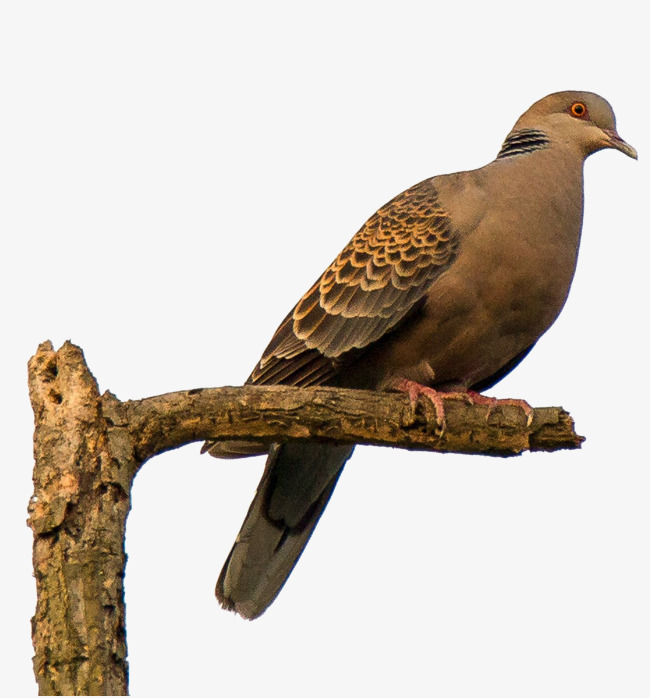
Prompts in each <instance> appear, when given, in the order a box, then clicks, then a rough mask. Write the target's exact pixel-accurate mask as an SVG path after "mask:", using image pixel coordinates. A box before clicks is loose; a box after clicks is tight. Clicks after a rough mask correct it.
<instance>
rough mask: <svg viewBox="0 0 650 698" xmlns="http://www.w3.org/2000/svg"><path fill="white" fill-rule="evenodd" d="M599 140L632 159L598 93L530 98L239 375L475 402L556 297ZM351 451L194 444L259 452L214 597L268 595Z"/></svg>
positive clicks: (570, 272)
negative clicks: (491, 150)
mask: <svg viewBox="0 0 650 698" xmlns="http://www.w3.org/2000/svg"><path fill="white" fill-rule="evenodd" d="M605 148H612V149H614V150H618V151H620V152H622V153H624V154H625V155H627V156H629V157H631V158H634V159H637V152H636V150H635V149H634V148H633V147H632V146H631V145H629V144H628V143H627V142H626V141H624V140H623V139H622V138H621V137H620V136H619V134H618V132H617V130H616V118H615V115H614V112H613V110H612V107H611V106H610V104H609V102H607V101H606V100H605V99H604V98H602V97H600V96H599V95H597V94H594V93H591V92H581V91H563V92H556V93H553V94H550V95H548V96H546V97H544V98H542V99H540V100H539V101H537V102H535V103H534V104H533V105H532V106H531V107H530V108H529V109H528V110H527V111H526V112H524V114H523V115H522V116H521V117H520V118H519V119H518V120H517V121H516V123H515V125H514V127H513V128H512V130H511V131H510V133H509V134H508V135H507V137H506V139H505V141H504V142H503V144H502V145H501V148H500V150H499V151H498V153H497V156H496V158H495V159H494V160H493V161H492V162H490V163H489V164H487V165H485V166H484V167H481V168H478V169H475V170H469V171H463V172H458V173H454V174H445V175H440V176H435V177H432V178H430V179H426V180H424V181H422V182H420V183H419V184H416V185H415V186H412V187H411V188H409V189H407V190H406V191H404V192H402V193H401V194H399V195H398V196H396V197H395V198H393V199H392V200H391V201H389V202H388V203H387V204H386V205H384V206H382V207H381V208H380V209H379V210H378V211H377V212H376V213H375V214H374V215H372V216H371V217H370V218H369V219H368V220H367V222H366V223H365V224H364V225H363V226H362V227H361V229H360V230H359V231H358V232H357V233H356V234H355V235H354V236H353V237H352V239H351V240H350V242H349V243H348V244H347V245H346V246H345V248H344V249H343V250H342V251H341V252H340V254H339V255H338V256H337V257H336V259H335V260H334V261H333V262H332V263H331V264H330V265H329V266H328V267H327V269H326V270H325V271H324V273H323V274H322V275H321V276H320V278H319V279H318V280H317V281H316V283H315V284H314V285H313V286H312V287H311V288H310V289H309V290H308V291H307V292H306V293H305V294H304V295H303V296H302V298H300V300H299V301H298V303H297V304H296V305H295V307H294V308H293V309H292V310H291V312H290V313H289V314H288V315H287V316H286V318H285V319H284V321H283V322H282V323H281V324H280V326H279V327H278V329H277V331H276V332H275V334H274V335H273V337H272V339H271V341H270V343H269V345H268V347H267V348H266V350H265V351H264V353H263V355H262V357H261V359H260V360H259V362H258V364H257V365H256V366H255V368H254V369H253V372H252V373H251V375H250V377H249V378H248V380H247V384H250V385H287V386H299V387H308V386H332V387H341V388H353V389H365V390H401V391H406V392H407V393H408V394H409V395H410V396H411V398H412V399H414V398H415V397H417V396H418V395H420V394H424V395H425V396H428V397H429V398H430V399H431V400H432V401H433V402H434V404H435V405H436V408H437V410H442V409H444V402H443V400H444V398H445V397H446V396H448V395H450V394H454V395H457V394H459V393H460V394H461V395H462V394H466V395H468V396H470V399H480V397H481V395H482V392H483V391H485V390H488V389H489V388H491V387H492V386H494V385H495V384H496V383H497V382H498V381H500V380H501V379H502V378H503V377H504V376H506V375H507V374H508V373H509V372H510V371H512V370H513V369H514V368H515V367H516V366H517V365H518V364H519V363H520V362H521V361H522V360H523V359H524V357H525V356H526V355H527V354H528V353H529V352H530V351H531V350H532V348H533V347H534V346H535V343H536V342H537V340H538V339H539V338H540V337H541V335H543V334H544V333H545V332H546V331H547V330H548V329H549V327H550V326H551V325H552V324H553V322H554V321H555V319H556V318H557V317H558V315H559V313H560V311H561V310H562V307H563V306H564V304H565V301H566V299H567V295H568V293H569V288H570V286H571V282H572V280H573V276H574V272H575V269H576V263H577V257H578V247H579V243H580V236H581V229H582V219H583V198H584V197H583V164H584V161H585V159H586V158H587V157H588V156H589V155H591V154H592V153H595V152H597V151H599V150H602V149H605ZM487 399H488V400H490V399H491V398H487ZM443 419H444V415H443ZM353 448H354V447H353V446H348V445H332V444H325V443H319V442H316V441H301V442H290V441H289V442H286V443H275V444H272V445H271V446H270V447H268V446H267V445H264V444H261V443H255V442H234V441H232V442H228V441H224V442H221V441H207V442H206V443H205V444H204V446H203V451H202V452H206V451H207V452H208V453H210V454H211V455H213V456H215V457H218V458H238V457H245V456H251V455H260V454H263V453H266V454H267V461H266V466H265V469H264V473H263V475H262V479H261V481H260V484H259V486H258V488H257V492H256V494H255V497H254V499H253V501H252V503H251V505H250V509H249V511H248V514H247V515H246V518H245V520H244V523H243V525H242V528H241V530H240V532H239V535H238V536H237V539H236V541H235V544H234V545H233V547H232V550H231V552H230V554H229V556H228V558H227V560H226V562H225V564H224V567H223V570H222V571H221V574H220V576H219V579H218V582H217V586H216V595H217V599H218V601H219V602H220V604H221V605H222V606H223V607H224V608H226V609H228V610H231V611H235V612H236V613H238V614H239V615H240V616H242V617H243V618H246V619H254V618H257V617H259V616H260V615H261V614H262V613H264V611H266V609H267V608H268V607H269V606H270V605H271V603H272V602H273V601H274V600H275V598H276V597H277V595H278V593H279V592H280V590H281V589H282V587H283V585H284V583H285V582H286V580H287V578H288V577H289V575H290V574H291V571H292V570H293V568H294V566H295V564H296V562H297V561H298V558H299V557H300V555H301V554H302V551H303V549H304V547H305V545H306V544H307V542H308V541H309V538H310V536H311V534H312V532H313V530H314V528H315V526H316V524H317V523H318V520H319V518H320V516H321V514H322V513H323V510H324V509H325V507H326V505H327V503H328V501H329V499H330V496H331V495H332V492H333V490H334V488H335V486H336V483H337V481H338V478H339V476H340V475H341V471H342V469H343V467H344V465H345V463H346V461H347V460H348V459H349V458H350V456H351V455H352V451H353Z"/></svg>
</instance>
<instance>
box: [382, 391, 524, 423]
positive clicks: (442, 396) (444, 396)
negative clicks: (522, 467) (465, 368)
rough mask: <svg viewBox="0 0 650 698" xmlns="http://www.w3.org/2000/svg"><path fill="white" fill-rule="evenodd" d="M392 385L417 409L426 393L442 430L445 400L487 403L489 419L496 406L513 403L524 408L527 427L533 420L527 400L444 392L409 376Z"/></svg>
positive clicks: (444, 421)
mask: <svg viewBox="0 0 650 698" xmlns="http://www.w3.org/2000/svg"><path fill="white" fill-rule="evenodd" d="M390 387H391V388H393V389H394V390H399V391H400V392H403V393H406V394H407V395H408V396H409V399H410V400H411V407H412V408H413V409H415V405H416V404H417V401H418V398H419V397H420V395H424V396H425V397H426V398H427V399H428V400H429V401H430V402H431V404H432V405H433V407H434V409H435V412H436V423H437V425H438V427H439V428H440V430H441V431H444V430H445V429H446V428H447V420H446V418H445V405H444V401H445V400H463V401H464V402H467V403H469V404H470V405H486V406H487V407H488V413H487V419H489V418H490V415H491V414H492V411H493V410H494V409H495V408H496V407H501V406H504V405H511V406H513V407H518V408H519V409H521V410H523V412H524V414H525V415H526V426H527V427H529V426H530V425H531V423H532V421H533V408H532V407H531V406H530V405H529V404H528V403H527V402H526V401H525V400H517V399H512V398H506V399H503V400H499V399H498V398H495V397H487V396H486V395H481V393H477V392H476V391H475V390H466V391H459V390H454V391H449V392H444V391H442V390H436V389H435V388H429V387H428V386H426V385H422V384H421V383H417V382H416V381H412V380H409V379H408V378H402V379H400V380H398V381H396V382H395V383H393V384H392V385H391V386H390Z"/></svg>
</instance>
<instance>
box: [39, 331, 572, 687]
mask: <svg viewBox="0 0 650 698" xmlns="http://www.w3.org/2000/svg"><path fill="white" fill-rule="evenodd" d="M29 386H30V397H31V400H32V406H33V409H34V415H35V423H36V427H35V433H34V457H35V461H36V462H35V467H34V495H33V497H32V499H31V500H30V504H29V514H30V518H29V524H30V526H31V528H32V530H33V532H34V556H33V558H34V572H35V576H36V584H37V595H38V598H37V606H36V614H35V617H34V619H33V627H32V637H33V642H34V649H35V657H34V671H35V675H36V679H37V682H38V685H39V691H40V693H41V694H46V695H84V694H85V695H126V691H127V670H128V667H127V662H126V629H125V620H124V619H125V611H124V588H123V578H124V566H125V562H126V555H125V552H124V531H125V526H126V517H127V515H128V512H129V509H130V496H131V485H132V481H133V477H134V476H135V474H136V473H137V471H138V469H139V468H140V467H141V466H142V464H143V463H144V462H146V461H147V460H148V459H150V458H152V457H153V456H155V455H156V454H158V453H162V452H164V451H167V450H170V449H173V448H177V447H179V446H182V445H185V444H187V443H191V442H193V441H203V440H205V439H227V440H233V439H242V440H254V441H261V442H264V443H271V442H273V441H283V440H306V439H318V440H320V441H330V442H333V443H362V444H374V445H381V446H394V447H400V448H406V449H417V450H429V451H442V452H454V453H473V454H477V453H478V454H487V455H500V456H505V455H517V454H519V453H521V452H523V451H525V450H557V449H563V448H579V447H580V444H581V443H582V441H583V438H582V437H580V436H578V435H577V434H576V433H575V431H574V430H573V420H572V419H571V417H570V415H569V414H568V413H567V412H565V411H564V410H563V409H561V408H559V407H546V408H538V409H535V410H534V411H533V416H532V421H530V424H529V423H528V420H527V417H526V415H525V414H524V411H523V410H522V409H521V408H519V407H517V406H513V405H511V404H506V403H498V404H497V405H495V406H494V407H488V406H486V405H474V404H469V403H467V402H465V401H463V400H459V399H449V400H446V401H445V417H446V426H445V429H444V430H441V429H440V427H439V424H438V422H437V421H436V413H435V410H434V409H433V407H432V405H431V403H430V402H429V401H428V400H427V399H426V398H425V399H420V400H419V401H418V403H417V404H416V405H415V406H412V405H411V403H410V401H409V398H408V397H407V396H405V395H402V394H397V393H379V392H368V391H355V390H340V389H334V388H309V389H298V388H290V387H279V386H278V387H253V386H245V387H238V388H229V387H226V388H209V389H207V388H206V389H196V390H188V391H183V392H176V393H169V394H167V395H159V396H156V397H150V398H145V399H143V400H130V401H124V402H122V401H120V400H118V399H117V398H116V397H115V396H114V395H112V394H111V393H109V392H107V393H105V394H104V395H101V396H100V395H99V391H98V387H97V382H96V381H95V379H94V378H93V376H92V374H91V373H90V371H89V370H88V367H87V365H86V363H85V360H84V357H83V353H82V351H81V349H79V348H78V347H76V346H74V345H72V344H70V343H69V342H66V343H65V344H64V345H63V346H62V347H61V349H60V350H59V351H54V349H53V348H52V344H51V343H50V342H45V343H43V344H41V346H39V348H38V351H37V353H36V355H35V356H34V357H33V358H32V359H31V360H30V362H29Z"/></svg>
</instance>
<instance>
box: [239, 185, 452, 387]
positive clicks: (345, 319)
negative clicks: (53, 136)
mask: <svg viewBox="0 0 650 698" xmlns="http://www.w3.org/2000/svg"><path fill="white" fill-rule="evenodd" d="M457 242H458V241H457V237H456V235H455V234H454V231H453V228H452V226H451V222H450V220H449V216H448V214H447V213H446V212H445V210H444V209H443V208H442V206H441V205H440V203H439V202H438V194H437V191H436V188H435V186H434V183H433V180H432V179H427V180H425V181H423V182H420V183H419V184H416V185H415V186H414V187H411V188H410V189H407V190H406V191H405V192H403V193H402V194H400V195H399V196H397V197H395V198H394V199H392V200H391V201H389V202H388V203H387V204H386V205H385V206H383V207H382V208H380V209H379V211H377V213H375V214H374V215H373V216H372V217H371V218H370V219H369V220H368V221H367V223H366V224H365V225H364V226H363V227H362V228H361V230H359V232H358V233H357V234H356V235H355V236H354V237H353V238H352V240H351V241H350V242H349V244H348V245H347V246H346V247H345V248H344V249H343V251H342V252H341V253H340V254H339V255H338V257H337V258H336V259H335V260H334V262H332V264H330V266H329V267H328V268H327V269H326V270H325V273H324V274H323V275H322V276H321V277H320V279H319V280H318V281H317V282H316V283H315V284H314V285H313V286H312V287H311V288H310V289H309V291H308V292H307V293H306V294H305V295H304V296H303V297H302V299H301V300H300V301H299V303H298V304H297V305H296V307H295V308H294V309H293V311H292V312H291V313H290V314H289V315H288V316H287V317H286V318H285V320H284V322H283V323H282V324H281V325H280V327H279V328H278V330H277V332H276V333H275V335H274V336H273V339H272V340H271V342H270V343H269V346H268V347H267V348H266V351H265V352H264V354H263V356H262V358H261V359H260V362H259V363H258V365H257V366H256V367H255V369H254V371H253V373H252V374H251V377H250V378H249V382H250V383H254V384H258V385H264V384H276V383H282V384H286V385H298V386H307V385H319V384H321V383H324V382H326V380H327V379H328V378H329V377H331V376H332V375H334V374H335V373H336V372H337V370H338V365H339V363H340V362H339V357H341V356H342V355H344V354H345V353H346V352H348V351H350V350H352V349H357V350H358V349H364V348H366V347H368V346H369V345H370V344H372V343H373V342H375V341H377V340H378V339H379V338H380V337H382V336H383V335H384V334H385V333H386V332H388V331H389V330H391V329H393V328H394V327H395V326H396V325H397V324H398V323H399V322H400V321H401V320H403V319H404V318H405V317H406V316H407V315H408V314H409V312H410V311H411V310H412V309H413V308H414V307H415V306H416V305H417V304H418V301H420V300H421V299H422V298H423V297H424V296H425V294H426V293H427V291H428V289H429V288H430V286H431V284H432V283H433V282H434V281H435V279H436V278H437V277H438V276H439V275H440V274H441V273H442V272H443V271H445V270H446V269H447V268H448V267H449V266H450V265H451V263H452V262H453V260H454V258H455V256H456V249H457Z"/></svg>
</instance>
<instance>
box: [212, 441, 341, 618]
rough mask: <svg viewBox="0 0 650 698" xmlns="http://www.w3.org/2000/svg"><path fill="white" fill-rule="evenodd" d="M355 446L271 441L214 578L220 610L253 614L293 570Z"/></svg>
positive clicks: (263, 607) (261, 610)
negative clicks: (254, 490) (234, 537)
mask: <svg viewBox="0 0 650 698" xmlns="http://www.w3.org/2000/svg"><path fill="white" fill-rule="evenodd" d="M353 449H354V447H353V446H332V445H328V444H320V443H316V442H305V443H298V442H293V443H286V444H273V446H271V450H270V451H269V456H268V459H267V461H266V468H265V470H264V475H263V476H262V480H261V481H260V484H259V486H258V488H257V493H256V494H255V498H254V499H253V502H252V504H251V506H250V509H249V510H248V514H247V515H246V519H245V520H244V523H243V525H242V528H241V530H240V532H239V535H238V536H237V540H236V541H235V545H234V546H233V548H232V550H231V551H230V555H229V556H228V559H227V560H226V564H225V565H224V567H223V570H221V574H220V575H219V580H218V581H217V588H216V594H217V598H218V600H219V603H221V605H222V606H223V607H224V608H227V609H228V610H231V611H236V612H237V613H239V614H240V615H241V616H243V617H244V618H249V619H253V618H257V617H258V616H260V615H261V614H262V613H264V611H265V610H266V609H267V608H268V607H269V606H270V605H271V603H272V602H273V600H274V599H275V597H276V596H277V595H278V593H279V592H280V589H282V586H283V585H284V583H285V582H286V581H287V578H288V577H289V575H290V574H291V570H293V568H294V566H295V564H296V562H297V561H298V558H299V557H300V555H301V553H302V551H303V549H304V547H305V545H307V541H308V540H309V538H310V536H311V534H312V532H313V530H314V528H315V527H316V524H317V523H318V519H319V518H320V516H321V514H322V513H323V510H324V509H325V507H326V506H327V502H328V501H329V498H330V496H331V494H332V492H333V490H334V487H335V486H336V482H337V480H338V478H339V475H340V474H341V471H342V469H343V465H344V464H345V462H346V461H347V459H348V458H349V457H350V456H351V454H352V451H353Z"/></svg>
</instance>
